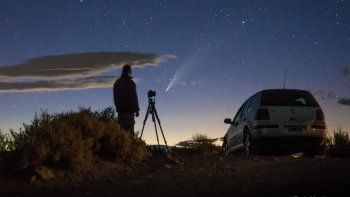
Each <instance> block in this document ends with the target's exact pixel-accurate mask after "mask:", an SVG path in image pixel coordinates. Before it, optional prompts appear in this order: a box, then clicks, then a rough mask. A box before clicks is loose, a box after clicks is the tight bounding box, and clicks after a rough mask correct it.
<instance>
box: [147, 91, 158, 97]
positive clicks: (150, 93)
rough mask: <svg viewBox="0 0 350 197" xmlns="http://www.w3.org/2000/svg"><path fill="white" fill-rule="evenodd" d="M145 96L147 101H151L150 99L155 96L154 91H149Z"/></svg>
mask: <svg viewBox="0 0 350 197" xmlns="http://www.w3.org/2000/svg"><path fill="white" fill-rule="evenodd" d="M147 95H148V99H151V98H153V97H155V96H156V91H154V90H149V91H148V93H147Z"/></svg>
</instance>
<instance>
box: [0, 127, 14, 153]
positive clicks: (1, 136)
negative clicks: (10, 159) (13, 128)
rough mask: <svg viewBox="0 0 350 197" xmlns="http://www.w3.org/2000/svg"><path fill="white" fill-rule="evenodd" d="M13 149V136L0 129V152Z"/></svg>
mask: <svg viewBox="0 0 350 197" xmlns="http://www.w3.org/2000/svg"><path fill="white" fill-rule="evenodd" d="M13 149H14V147H13V138H12V137H11V136H10V135H9V134H8V133H3V132H2V131H1V130H0V152H3V151H12V150H13Z"/></svg>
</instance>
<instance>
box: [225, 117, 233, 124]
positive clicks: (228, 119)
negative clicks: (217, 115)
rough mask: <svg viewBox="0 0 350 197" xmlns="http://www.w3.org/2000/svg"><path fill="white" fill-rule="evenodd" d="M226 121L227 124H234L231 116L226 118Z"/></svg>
mask: <svg viewBox="0 0 350 197" xmlns="http://www.w3.org/2000/svg"><path fill="white" fill-rule="evenodd" d="M224 123H225V124H232V120H231V119H230V118H226V119H225V120H224Z"/></svg>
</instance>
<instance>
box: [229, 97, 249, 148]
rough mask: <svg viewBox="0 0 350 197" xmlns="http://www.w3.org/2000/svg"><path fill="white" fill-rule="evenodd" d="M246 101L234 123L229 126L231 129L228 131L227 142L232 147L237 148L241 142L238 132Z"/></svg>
mask: <svg viewBox="0 0 350 197" xmlns="http://www.w3.org/2000/svg"><path fill="white" fill-rule="evenodd" d="M244 105H245V103H244V104H243V105H242V106H241V107H240V108H239V110H238V112H237V114H236V116H235V118H234V119H233V121H232V124H231V126H230V128H229V131H228V133H227V143H228V145H229V147H230V148H233V149H236V148H237V146H238V145H239V144H240V142H239V141H238V140H237V134H238V131H239V129H238V127H239V123H240V119H241V116H242V112H243V110H244Z"/></svg>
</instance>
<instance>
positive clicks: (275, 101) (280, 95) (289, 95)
mask: <svg viewBox="0 0 350 197" xmlns="http://www.w3.org/2000/svg"><path fill="white" fill-rule="evenodd" d="M261 106H310V107H318V106H319V104H318V103H317V101H316V100H315V98H314V97H313V96H312V95H311V94H310V92H308V91H302V90H266V91H264V92H263V94H262V99H261Z"/></svg>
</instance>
